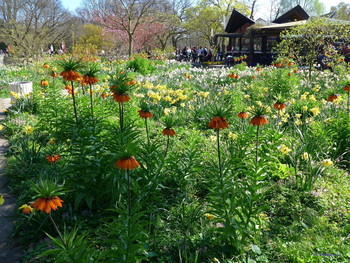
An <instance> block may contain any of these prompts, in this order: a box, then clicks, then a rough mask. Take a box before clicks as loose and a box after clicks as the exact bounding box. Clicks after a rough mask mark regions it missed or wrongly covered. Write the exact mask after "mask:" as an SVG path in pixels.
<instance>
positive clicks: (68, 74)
mask: <svg viewBox="0 0 350 263" xmlns="http://www.w3.org/2000/svg"><path fill="white" fill-rule="evenodd" d="M60 76H62V77H63V79H64V80H67V81H78V80H79V79H80V78H81V76H80V74H79V73H78V72H76V71H74V70H68V71H62V72H61V73H60Z"/></svg>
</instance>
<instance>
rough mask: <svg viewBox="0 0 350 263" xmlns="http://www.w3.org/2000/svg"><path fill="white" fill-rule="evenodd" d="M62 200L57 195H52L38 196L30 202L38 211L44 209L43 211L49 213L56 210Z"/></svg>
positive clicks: (60, 205)
mask: <svg viewBox="0 0 350 263" xmlns="http://www.w3.org/2000/svg"><path fill="white" fill-rule="evenodd" d="M62 203H63V200H61V199H60V198H59V197H58V196H54V197H40V198H38V199H36V200H35V202H34V203H33V204H32V207H34V208H35V209H36V210H38V211H45V213H47V214H49V213H51V210H57V209H58V207H62Z"/></svg>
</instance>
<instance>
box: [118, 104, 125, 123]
mask: <svg viewBox="0 0 350 263" xmlns="http://www.w3.org/2000/svg"><path fill="white" fill-rule="evenodd" d="M118 106H119V125H120V130H123V129H124V105H123V102H118Z"/></svg>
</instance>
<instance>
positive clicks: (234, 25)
mask: <svg viewBox="0 0 350 263" xmlns="http://www.w3.org/2000/svg"><path fill="white" fill-rule="evenodd" d="M246 24H249V25H253V24H254V21H253V20H251V19H249V18H248V17H246V16H245V15H243V14H241V13H240V12H238V11H237V10H233V11H232V14H231V16H230V19H229V21H228V23H227V25H226V28H225V31H226V32H227V33H235V32H236V30H237V29H239V28H241V27H242V26H244V25H246Z"/></svg>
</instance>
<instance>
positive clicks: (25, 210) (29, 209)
mask: <svg viewBox="0 0 350 263" xmlns="http://www.w3.org/2000/svg"><path fill="white" fill-rule="evenodd" d="M18 209H21V210H22V212H23V213H25V214H30V213H31V212H32V211H33V208H32V207H31V206H30V205H22V206H21V207H20V208H18Z"/></svg>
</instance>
